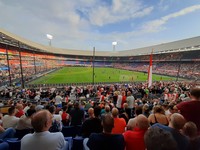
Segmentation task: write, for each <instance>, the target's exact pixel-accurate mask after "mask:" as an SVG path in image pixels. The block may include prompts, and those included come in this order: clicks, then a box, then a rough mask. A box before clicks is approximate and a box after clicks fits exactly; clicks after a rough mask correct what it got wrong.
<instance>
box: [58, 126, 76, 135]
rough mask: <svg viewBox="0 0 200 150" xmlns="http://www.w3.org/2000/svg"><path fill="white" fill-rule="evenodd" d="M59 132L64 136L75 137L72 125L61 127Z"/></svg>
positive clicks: (74, 129) (74, 128)
mask: <svg viewBox="0 0 200 150" xmlns="http://www.w3.org/2000/svg"><path fill="white" fill-rule="evenodd" d="M61 132H62V133H63V135H64V137H70V136H71V137H75V136H76V135H77V131H76V127H74V126H69V127H63V128H62V131H61Z"/></svg>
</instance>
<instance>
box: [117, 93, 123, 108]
mask: <svg viewBox="0 0 200 150" xmlns="http://www.w3.org/2000/svg"><path fill="white" fill-rule="evenodd" d="M121 105H122V96H121V95H118V98H117V104H116V107H117V108H121Z"/></svg>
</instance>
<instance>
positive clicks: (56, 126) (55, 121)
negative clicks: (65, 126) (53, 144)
mask: <svg viewBox="0 0 200 150" xmlns="http://www.w3.org/2000/svg"><path fill="white" fill-rule="evenodd" d="M55 111H56V107H55V106H54V105H52V106H50V107H49V112H50V113H51V114H52V116H53V118H52V126H51V127H50V128H49V131H50V132H58V131H61V130H62V118H61V116H60V115H58V114H55Z"/></svg>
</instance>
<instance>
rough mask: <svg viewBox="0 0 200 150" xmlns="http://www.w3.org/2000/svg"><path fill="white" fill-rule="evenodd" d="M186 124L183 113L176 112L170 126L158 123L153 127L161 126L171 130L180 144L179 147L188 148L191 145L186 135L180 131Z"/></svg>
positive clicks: (180, 148)
mask: <svg viewBox="0 0 200 150" xmlns="http://www.w3.org/2000/svg"><path fill="white" fill-rule="evenodd" d="M184 124H185V119H184V117H183V116H182V115H181V114H178V113H174V114H172V115H171V117H170V121H169V125H168V126H165V125H162V124H159V123H157V124H155V125H153V126H152V127H159V128H162V129H164V130H166V131H168V132H170V133H171V134H172V136H173V137H174V139H175V141H176V143H177V145H178V149H179V150H187V149H188V147H189V141H188V139H187V138H186V136H184V135H182V134H181V133H180V130H181V129H182V128H183V126H184Z"/></svg>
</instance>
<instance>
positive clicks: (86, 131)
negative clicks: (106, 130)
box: [82, 108, 103, 137]
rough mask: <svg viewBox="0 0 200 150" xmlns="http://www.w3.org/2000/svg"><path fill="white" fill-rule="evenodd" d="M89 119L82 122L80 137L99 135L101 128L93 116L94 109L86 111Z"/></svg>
mask: <svg viewBox="0 0 200 150" xmlns="http://www.w3.org/2000/svg"><path fill="white" fill-rule="evenodd" d="M88 114H89V118H88V119H87V120H85V121H84V122H83V125H82V136H83V137H89V136H90V134H91V133H101V132H102V131H103V127H102V125H101V120H100V119H99V118H98V117H96V116H95V115H94V109H93V108H90V109H88Z"/></svg>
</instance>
